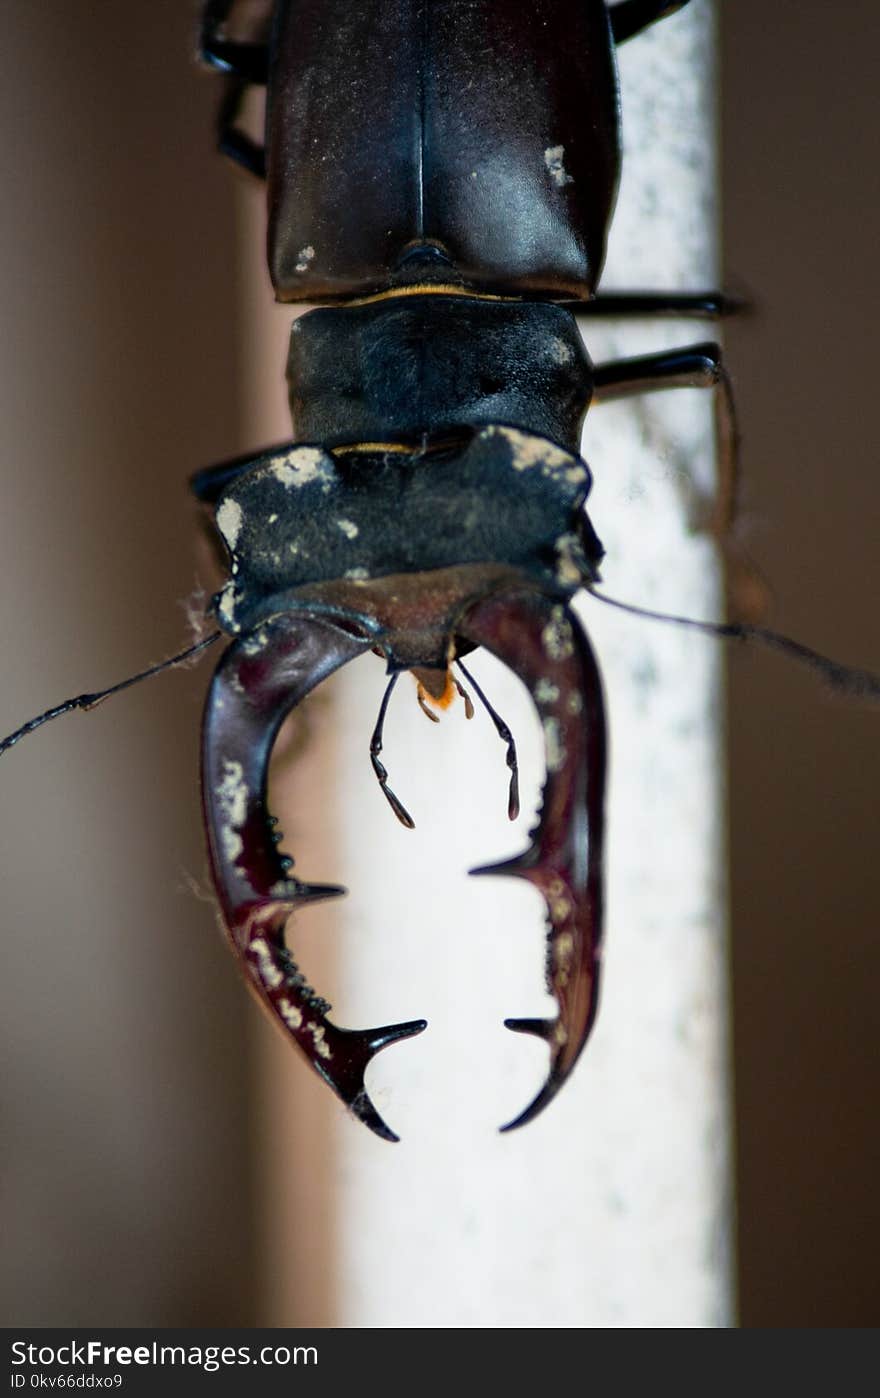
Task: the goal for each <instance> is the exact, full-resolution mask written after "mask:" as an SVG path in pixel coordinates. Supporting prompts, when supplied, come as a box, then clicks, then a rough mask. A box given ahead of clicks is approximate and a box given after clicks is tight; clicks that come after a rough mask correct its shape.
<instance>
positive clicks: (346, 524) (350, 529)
mask: <svg viewBox="0 0 880 1398" xmlns="http://www.w3.org/2000/svg"><path fill="white" fill-rule="evenodd" d="M336 528H337V529H341V530H342V532H343V534H344V535H345V537H346V539H356V538H357V536H358V534H360V532H361V531H360V530H359V529H358V527H357V525H356V524H355V523H354V521H353V520H350V519H338V520H337V521H336Z"/></svg>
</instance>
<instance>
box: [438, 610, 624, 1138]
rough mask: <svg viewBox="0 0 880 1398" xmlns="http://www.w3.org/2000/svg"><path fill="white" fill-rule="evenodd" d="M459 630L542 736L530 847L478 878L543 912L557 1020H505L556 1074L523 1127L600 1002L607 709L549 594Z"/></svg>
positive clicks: (584, 651)
mask: <svg viewBox="0 0 880 1398" xmlns="http://www.w3.org/2000/svg"><path fill="white" fill-rule="evenodd" d="M456 632H457V634H458V635H460V636H463V637H464V638H465V639H466V640H468V641H472V642H474V643H476V644H478V645H483V646H485V647H486V649H487V650H490V651H491V652H492V653H493V655H496V656H497V657H498V659H499V660H501V661H503V662H504V663H505V664H506V665H508V666H509V667H510V669H511V670H513V672H514V674H516V675H518V676H519V678H520V679H521V680H522V681H523V682H524V684H525V685H526V686H527V688H528V690H529V693H530V695H531V697H532V700H533V702H534V704H535V707H536V708H537V710H538V714H539V716H540V719H541V724H542V727H543V731H544V746H545V752H546V763H547V778H546V782H545V785H544V791H543V801H542V807H541V814H540V819H539V822H538V826H537V828H536V830H534V831H533V832H532V842H531V844H530V845H529V847H528V849H526V850H525V851H524V852H523V853H522V854H521V855H518V856H517V857H516V858H515V859H511V860H508V861H507V862H506V863H503V864H495V865H489V866H486V867H485V868H481V869H473V870H472V871H471V872H472V873H474V874H513V875H516V876H517V877H519V878H523V879H528V881H529V882H530V883H532V884H534V886H535V887H536V888H537V889H538V890H539V891H540V892H541V894H542V895H543V897H544V901H545V903H546V904H547V914H548V924H549V930H548V947H547V978H548V989H549V990H550V992H551V994H552V995H553V996H554V997H555V999H556V1003H557V1005H558V1007H559V1012H558V1016H557V1018H556V1019H553V1020H543V1019H509V1020H506V1021H505V1022H506V1024H507V1027H508V1028H509V1029H515V1030H518V1031H520V1032H522V1033H527V1034H536V1035H538V1036H539V1037H540V1038H542V1039H544V1040H545V1041H546V1043H547V1045H548V1047H549V1049H550V1071H549V1073H548V1076H547V1080H546V1082H545V1084H544V1086H543V1087H542V1088H541V1091H540V1092H539V1093H538V1095H537V1096H536V1097H535V1099H534V1101H532V1102H531V1103H530V1104H529V1106H528V1107H526V1109H525V1111H523V1112H521V1113H520V1115H519V1116H518V1117H517V1118H516V1119H515V1120H514V1121H511V1122H509V1123H508V1124H507V1126H505V1127H503V1128H502V1129H503V1130H505V1131H509V1130H511V1129H512V1128H513V1127H516V1126H524V1125H525V1123H526V1122H527V1121H531V1120H532V1118H533V1117H535V1116H537V1115H538V1113H539V1112H540V1111H541V1110H542V1109H543V1108H544V1107H546V1106H547V1104H548V1102H550V1101H552V1099H553V1098H554V1097H555V1096H556V1093H557V1092H558V1091H559V1089H560V1087H561V1086H562V1084H563V1082H564V1081H565V1079H566V1078H567V1077H568V1075H569V1073H570V1072H571V1070H572V1068H573V1067H574V1065H575V1063H576V1062H577V1059H578V1057H579V1055H580V1052H581V1050H582V1048H583V1046H584V1044H585V1043H586V1040H587V1036H588V1035H589V1032H590V1029H591V1027H592V1024H593V1019H594V1017H595V1014H596V1007H597V1004H598V991H599V958H600V946H601V939H602V901H603V887H602V854H603V839H604V832H605V814H604V805H605V710H604V702H603V698H602V684H601V680H600V677H599V671H598V668H597V665H596V661H595V658H594V656H593V652H592V649H591V647H590V644H589V642H588V640H587V637H586V635H585V634H584V631H583V629H582V627H581V626H580V624H579V622H578V621H577V618H576V617H575V616H574V613H573V612H572V611H571V610H570V609H569V608H568V607H567V606H566V605H564V604H562V603H560V602H559V601H557V600H556V599H554V598H552V597H548V596H546V595H545V594H543V593H539V592H534V591H528V592H527V591H522V592H515V593H500V594H496V595H494V596H492V597H490V598H488V599H487V600H486V601H484V602H480V603H478V604H477V605H476V606H474V607H473V608H471V610H470V611H469V612H467V613H466V615H465V617H464V618H463V620H462V621H461V622H460V623H459V624H458V625H457V627H456Z"/></svg>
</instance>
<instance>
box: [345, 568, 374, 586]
mask: <svg viewBox="0 0 880 1398" xmlns="http://www.w3.org/2000/svg"><path fill="white" fill-rule="evenodd" d="M342 576H343V577H344V578H347V579H348V581H349V582H356V583H360V582H367V581H368V579H369V576H370V575H369V573H368V572H367V570H366V568H349V569H348V571H347V572H345V573H343V575H342Z"/></svg>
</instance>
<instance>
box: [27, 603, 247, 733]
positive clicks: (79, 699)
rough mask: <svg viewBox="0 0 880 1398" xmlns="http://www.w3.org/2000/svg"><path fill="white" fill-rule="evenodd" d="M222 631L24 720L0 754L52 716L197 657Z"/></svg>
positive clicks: (85, 706) (89, 704)
mask: <svg viewBox="0 0 880 1398" xmlns="http://www.w3.org/2000/svg"><path fill="white" fill-rule="evenodd" d="M222 634H223V633H222V632H221V631H214V632H212V633H211V635H210V636H206V637H205V639H204V640H203V641H198V642H197V643H196V644H195V645H194V646H188V647H187V649H186V650H182V651H181V652H180V654H179V655H173V656H172V657H171V659H170V660H160V661H159V663H158V664H157V665H151V666H150V667H149V669H148V670H141V672H140V674H138V675H131V676H130V677H129V678H128V679H127V680H120V681H119V683H118V684H113V685H111V686H110V688H109V689H101V690H98V692H97V693H95V694H78V695H77V696H76V698H75V699H66V700H65V701H64V703H63V704H56V705H55V707H54V708H53V709H47V710H46V712H45V713H44V714H37V716H36V718H29V719H28V721H27V723H23V724H22V726H21V728H16V730H15V732H14V733H10V734H9V736H8V737H6V738H3V739H2V741H0V757H2V756H3V754H4V752H8V751H9V749H10V748H13V747H15V744H16V743H17V742H18V740H19V738H25V737H27V735H28V733H34V732H36V730H37V729H38V728H42V726H43V724H44V723H49V722H50V721H51V720H52V719H53V718H61V716H62V715H63V714H69V713H70V712H71V711H72V710H73V709H85V710H86V711H88V710H89V709H94V708H97V706H98V704H102V703H103V702H104V700H105V699H109V698H110V696H111V695H113V694H120V693H121V692H122V690H123V689H130V688H131V686H132V685H134V684H140V682H141V680H151V679H152V678H153V676H154V675H160V674H161V673H162V671H163V670H174V669H176V668H177V667H178V666H179V665H185V664H186V663H187V661H190V660H194V659H195V657H196V656H197V655H200V654H201V652H202V651H203V650H207V648H208V646H212V645H213V644H214V642H215V641H219V639H220V637H221V635H222Z"/></svg>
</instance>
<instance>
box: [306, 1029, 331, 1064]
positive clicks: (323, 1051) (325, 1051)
mask: <svg viewBox="0 0 880 1398" xmlns="http://www.w3.org/2000/svg"><path fill="white" fill-rule="evenodd" d="M305 1028H306V1029H308V1032H309V1033H311V1036H312V1039H313V1040H315V1053H318V1054H319V1055H320V1057H322V1058H332V1057H333V1054H332V1053H330V1046H329V1044H327V1043H325V1026H323V1025H315V1023H312V1025H306V1026H305Z"/></svg>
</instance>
